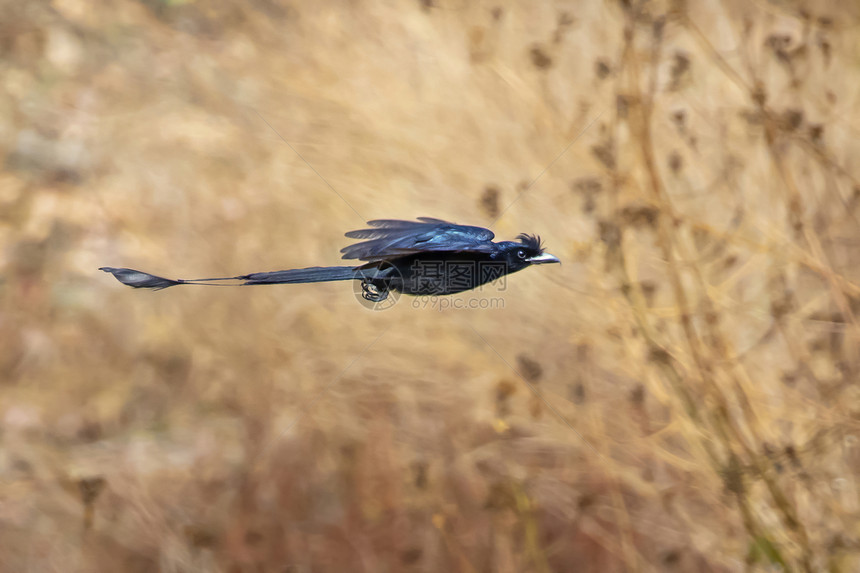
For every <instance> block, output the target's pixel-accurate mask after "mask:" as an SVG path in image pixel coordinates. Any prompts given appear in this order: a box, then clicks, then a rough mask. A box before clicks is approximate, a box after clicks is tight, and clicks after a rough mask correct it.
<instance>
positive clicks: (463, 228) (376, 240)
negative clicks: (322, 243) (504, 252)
mask: <svg viewBox="0 0 860 573" xmlns="http://www.w3.org/2000/svg"><path fill="white" fill-rule="evenodd" d="M367 224H368V225H369V226H370V227H372V228H370V229H361V230H358V231H350V232H349V233H347V234H346V236H347V237H349V238H351V239H365V240H364V241H361V242H360V243H355V244H354V245H350V246H348V247H345V248H343V249H341V251H340V252H342V253H343V258H344V259H359V260H363V261H379V260H383V259H387V258H390V257H396V256H403V255H409V254H413V253H421V252H435V253H439V252H460V253H462V252H471V253H491V252H493V250H494V248H495V245H494V244H493V242H492V240H493V237H495V235H494V234H493V232H492V231H491V230H489V229H484V228H483V227H470V226H468V225H457V224H455V223H449V222H447V221H442V220H441V219H432V218H430V217H418V221H398V220H394V219H377V220H375V221H368V222H367Z"/></svg>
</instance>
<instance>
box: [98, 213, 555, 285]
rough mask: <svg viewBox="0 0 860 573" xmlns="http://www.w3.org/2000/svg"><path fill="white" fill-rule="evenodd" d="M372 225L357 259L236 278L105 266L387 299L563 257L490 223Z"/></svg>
mask: <svg viewBox="0 0 860 573" xmlns="http://www.w3.org/2000/svg"><path fill="white" fill-rule="evenodd" d="M368 225H370V227H371V228H369V229H361V230H358V231H350V232H349V233H347V234H346V236H347V237H349V238H353V239H364V240H363V241H361V242H358V243H355V244H352V245H350V246H348V247H345V248H344V249H341V252H342V253H343V258H344V259H357V260H360V261H364V263H363V264H360V265H358V266H340V267H310V268H306V269H291V270H286V271H273V272H265V273H251V274H248V275H240V276H236V277H224V278H210V279H190V280H183V279H176V280H174V279H166V278H162V277H158V276H155V275H151V274H149V273H144V272H141V271H136V270H134V269H126V268H114V267H102V268H101V269H100V270H103V271H105V272H109V273H111V274H113V276H114V277H116V279H117V280H119V281H120V282H121V283H123V284H126V285H128V286H131V287H135V288H150V289H154V290H159V289H163V288H167V287H170V286H175V285H181V284H199V285H213V284H230V281H232V282H233V283H236V282H239V284H241V285H262V284H295V283H316V282H328V281H343V280H354V279H355V280H360V281H361V283H362V289H363V293H364V297H365V298H367V299H369V300H375V301H379V300H383V299H384V298H385V297H386V296H388V293H389V292H390V291H397V292H401V293H403V294H409V295H446V294H454V293H458V292H463V291H466V290H471V289H473V288H476V287H479V286H481V285H483V284H486V283H488V282H491V281H493V280H496V279H498V278H501V277H503V276H506V275H509V274H511V273H515V272H517V271H520V270H522V269H524V268H526V267H529V266H531V265H533V264H542V263H557V262H559V260H558V259H557V258H555V257H554V256H552V255H549V254H546V253H544V250H543V247H542V246H541V243H540V238H538V237H535V236H531V235H520V236H519V237H517V239H518V241H501V242H498V243H494V242H493V241H492V239H493V237H494V236H495V235H494V234H493V232H492V231H490V230H489V229H484V228H482V227H470V226H467V225H456V224H454V223H448V222H446V221H442V220H440V219H431V218H429V217H419V219H418V221H398V220H390V219H384V220H376V221H369V222H368Z"/></svg>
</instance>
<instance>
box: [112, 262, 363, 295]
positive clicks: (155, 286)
mask: <svg viewBox="0 0 860 573" xmlns="http://www.w3.org/2000/svg"><path fill="white" fill-rule="evenodd" d="M99 270H100V271H104V272H106V273H110V274H112V275H113V276H114V278H116V280H118V281H119V282H121V283H122V284H124V285H128V286H130V287H134V288H149V289H152V290H161V289H163V288H167V287H172V286H176V285H209V286H235V285H275V284H294V283H321V282H328V281H348V280H352V279H355V278H360V275H361V273H360V271H358V270H356V269H355V268H354V267H310V268H307V269H290V270H287V271H272V272H268V273H251V274H249V275H239V276H236V277H220V278H211V279H166V278H164V277H159V276H156V275H151V274H149V273H144V272H142V271H136V270H134V269H125V268H114V267H101V268H100V269H99Z"/></svg>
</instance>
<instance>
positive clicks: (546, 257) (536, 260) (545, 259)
mask: <svg viewBox="0 0 860 573" xmlns="http://www.w3.org/2000/svg"><path fill="white" fill-rule="evenodd" d="M526 262H527V263H531V264H533V265H544V264H546V263H560V262H561V261H560V260H558V257H556V256H554V255H551V254H549V253H541V254H540V255H537V256H536V257H529V258H527V259H526Z"/></svg>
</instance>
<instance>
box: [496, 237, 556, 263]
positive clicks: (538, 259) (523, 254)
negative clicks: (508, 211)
mask: <svg viewBox="0 0 860 573" xmlns="http://www.w3.org/2000/svg"><path fill="white" fill-rule="evenodd" d="M501 246H502V256H503V257H504V260H505V262H506V263H507V265H508V272H515V271H519V270H522V269H524V268H526V267H528V266H530V265H542V264H545V263H560V262H561V261H559V260H558V257H555V256H553V255H551V254H549V253H545V252H544V247H543V244H541V240H540V237H538V236H537V235H526V234H525V233H523V234H521V235H519V236H518V237H517V240H516V241H505V242H504V243H501Z"/></svg>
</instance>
